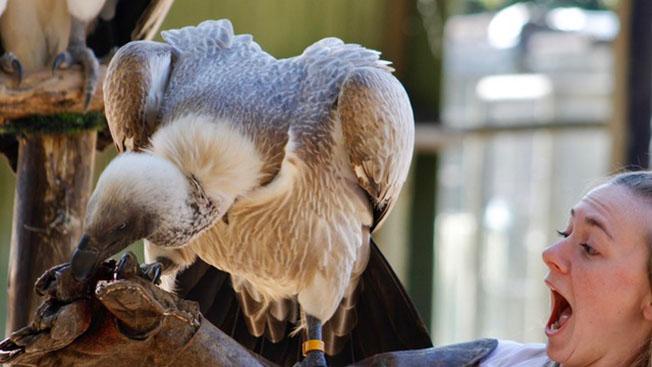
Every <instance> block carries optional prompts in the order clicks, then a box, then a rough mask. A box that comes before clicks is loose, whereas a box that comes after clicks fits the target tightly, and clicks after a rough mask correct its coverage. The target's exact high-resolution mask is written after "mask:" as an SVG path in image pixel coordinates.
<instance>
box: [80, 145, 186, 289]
mask: <svg viewBox="0 0 652 367" xmlns="http://www.w3.org/2000/svg"><path fill="white" fill-rule="evenodd" d="M187 198H188V180H187V178H186V176H184V174H183V173H182V172H181V171H180V170H179V169H178V168H177V167H176V166H175V165H174V164H172V163H171V162H169V161H167V160H165V159H162V158H159V157H156V156H153V155H151V154H147V153H125V154H122V155H120V156H118V157H117V158H115V159H114V160H113V161H112V162H111V163H110V164H109V165H108V166H107V168H106V169H105V170H104V172H102V175H101V176H100V179H99V181H98V183H97V186H96V188H95V191H94V192H93V194H92V195H91V198H90V200H89V202H88V207H87V209H86V219H85V224H84V232H83V235H82V238H81V240H80V242H79V245H78V247H77V249H76V251H75V252H74V254H73V257H72V261H71V266H72V271H73V274H74V276H75V278H77V280H80V281H84V280H87V279H88V278H90V277H91V276H92V275H93V273H94V270H95V269H96V268H97V267H98V266H99V265H100V264H101V263H102V262H103V261H104V260H105V259H107V258H108V257H110V256H113V255H115V254H116V253H118V252H120V251H121V250H123V249H124V248H126V247H127V246H129V245H130V244H131V243H133V242H135V241H137V240H140V239H143V238H148V237H150V236H151V235H152V234H154V233H157V232H160V231H166V230H172V229H171V228H168V227H172V226H174V224H175V222H176V221H177V219H178V216H179V215H181V214H182V213H183V206H185V205H187ZM180 245H181V244H180Z"/></svg>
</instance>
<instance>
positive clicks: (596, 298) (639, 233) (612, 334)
mask: <svg viewBox="0 0 652 367" xmlns="http://www.w3.org/2000/svg"><path fill="white" fill-rule="evenodd" d="M648 205H649V204H648V203H646V202H645V201H644V200H641V199H640V198H639V197H637V196H634V195H633V194H632V193H631V192H630V191H629V190H628V189H627V188H625V187H623V186H618V185H609V184H608V185H603V186H600V187H598V188H596V189H594V190H593V191H591V192H590V193H588V194H587V195H586V196H585V197H584V198H583V199H582V200H581V201H580V202H579V203H578V204H577V205H576V206H575V207H574V208H573V209H571V214H570V220H569V224H568V226H567V228H565V230H564V231H563V232H562V233H561V236H562V238H561V239H560V240H559V242H557V243H555V244H554V245H553V246H551V247H549V248H547V249H546V250H545V251H544V252H543V260H544V262H545V263H546V265H547V266H548V268H549V270H550V271H549V273H548V276H547V277H546V280H545V283H546V285H548V287H549V288H550V289H551V294H552V296H551V304H552V306H551V315H550V319H549V320H548V323H547V325H546V335H547V337H548V355H549V356H550V357H551V358H552V359H553V360H555V361H557V362H560V363H562V365H564V366H586V365H590V364H594V365H597V366H601V365H602V366H618V365H628V362H631V361H632V359H633V358H634V357H635V356H636V355H637V354H638V352H639V351H640V350H641V347H642V346H643V345H644V344H645V343H646V341H647V340H648V339H649V336H650V335H651V333H652V321H651V320H652V294H651V292H650V284H649V281H648V275H647V261H648V256H649V249H648V238H649V236H650V235H651V234H652V209H651V208H650V206H648Z"/></svg>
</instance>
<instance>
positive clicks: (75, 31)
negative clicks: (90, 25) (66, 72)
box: [52, 16, 100, 107]
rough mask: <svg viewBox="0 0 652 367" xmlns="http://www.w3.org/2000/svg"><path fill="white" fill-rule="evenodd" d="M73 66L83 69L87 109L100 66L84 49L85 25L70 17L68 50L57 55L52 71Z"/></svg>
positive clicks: (87, 49) (90, 52)
mask: <svg viewBox="0 0 652 367" xmlns="http://www.w3.org/2000/svg"><path fill="white" fill-rule="evenodd" d="M73 64H81V65H82V67H83V68H84V77H85V79H86V83H85V84H84V106H85V107H88V105H89V103H90V102H91V99H92V98H93V94H95V88H96V87H97V80H98V78H99V70H100V65H99V63H98V61H97V58H96V57H95V54H94V53H93V50H91V49H90V48H88V47H86V24H85V23H84V22H83V21H81V20H79V19H77V18H75V17H74V16H71V21H70V40H69V42H68V48H67V49H66V50H65V51H63V52H62V53H60V54H59V55H57V57H56V58H55V59H54V63H53V64H52V70H56V69H58V68H67V67H69V66H71V65H73Z"/></svg>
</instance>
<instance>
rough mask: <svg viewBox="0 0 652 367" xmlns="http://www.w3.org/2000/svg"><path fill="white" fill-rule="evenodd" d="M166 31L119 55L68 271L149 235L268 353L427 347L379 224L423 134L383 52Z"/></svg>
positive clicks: (214, 316) (176, 278)
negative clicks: (271, 47)
mask: <svg viewBox="0 0 652 367" xmlns="http://www.w3.org/2000/svg"><path fill="white" fill-rule="evenodd" d="M162 36H163V38H164V40H165V42H164V43H159V42H151V41H136V42H131V43H128V44H127V45H125V46H123V47H122V48H121V49H119V50H118V52H117V53H116V54H115V56H114V57H113V59H112V61H111V63H110V65H109V68H108V71H107V76H106V81H105V83H104V98H105V109H106V111H105V112H106V116H107V120H108V123H109V128H110V131H111V135H112V137H113V140H114V142H115V144H116V147H117V149H118V151H120V152H122V153H121V154H119V155H118V156H117V157H116V158H115V159H114V160H112V161H111V163H110V164H109V165H108V166H107V167H106V169H105V170H104V171H103V172H102V174H101V176H100V178H99V180H98V183H97V186H96V188H95V190H94V192H93V194H92V195H91V198H90V200H89V203H88V207H87V212H86V219H85V227H84V231H83V236H82V238H81V240H80V243H79V245H78V247H77V249H76V250H75V253H74V254H73V256H72V259H71V267H72V271H73V274H74V275H75V277H76V278H77V279H78V280H81V281H84V280H86V279H89V277H91V276H92V274H93V272H94V270H95V269H96V268H97V266H98V265H99V264H100V263H101V262H102V261H103V260H105V259H106V258H107V257H109V256H112V255H114V254H116V253H118V252H119V251H121V250H122V249H124V248H125V247H126V246H128V245H129V244H130V243H132V242H134V241H136V240H139V239H145V253H146V261H147V262H148V263H150V265H145V267H146V268H147V272H149V273H150V274H151V273H152V272H151V271H153V272H154V273H156V272H157V271H159V270H160V271H161V272H162V275H161V282H162V286H163V287H164V288H166V289H168V290H174V291H177V292H179V293H180V294H181V295H183V296H185V297H187V298H189V299H194V300H197V301H198V302H199V303H200V307H201V309H202V312H203V314H204V315H205V316H206V317H207V318H208V319H209V320H210V321H211V322H213V323H214V324H215V325H216V326H218V327H220V328H221V329H222V330H224V331H225V332H227V333H229V334H230V335H231V336H232V337H233V338H235V339H236V340H237V341H238V342H240V343H241V344H243V345H244V346H246V347H248V348H250V349H251V350H253V351H254V352H256V353H259V354H261V355H262V356H264V357H266V358H268V359H269V360H271V361H272V362H275V363H279V364H281V365H292V364H294V363H295V362H297V361H300V360H301V359H302V355H303V356H305V358H303V361H302V362H301V363H302V365H304V366H317V365H319V366H322V365H326V355H327V356H328V360H329V364H330V365H344V364H347V363H351V362H354V361H357V360H360V359H363V358H365V357H368V356H370V355H374V354H376V353H380V352H385V351H391V350H403V349H416V348H425V347H429V346H431V345H432V344H431V341H430V337H429V335H428V332H427V328H426V327H425V325H424V324H423V322H422V320H421V319H420V317H419V315H418V313H417V312H416V310H415V308H414V305H413V304H412V302H411V301H410V299H409V297H408V296H407V294H406V292H405V290H404V289H403V287H402V285H401V284H400V282H399V280H398V279H397V277H396V275H395V274H394V272H393V271H392V269H391V267H390V266H389V264H388V263H387V261H386V260H385V258H384V257H383V255H382V254H381V252H380V251H379V249H378V247H377V246H376V245H375V244H374V242H373V241H372V239H371V234H372V233H373V231H374V230H375V229H376V228H378V226H379V225H380V224H381V223H382V221H383V219H384V218H386V215H387V213H388V212H389V210H390V209H391V208H392V205H393V204H394V203H395V202H396V200H397V198H398V195H399V192H400V189H401V186H402V185H403V183H404V182H405V180H406V177H407V174H408V168H409V165H410V161H411V157H412V151H413V145H414V120H413V114H412V110H411V107H410V102H409V99H408V97H407V94H406V92H405V90H404V88H403V87H402V85H401V84H400V83H399V82H398V81H397V79H396V78H395V77H394V76H393V75H392V74H391V71H392V69H391V68H390V67H389V66H388V65H389V63H388V62H386V61H383V60H381V59H380V58H379V52H377V51H373V50H369V49H366V48H364V47H361V46H359V45H355V44H346V43H344V42H342V41H341V40H339V39H337V38H325V39H322V40H320V41H318V42H316V43H314V44H313V45H311V46H309V47H308V48H306V49H305V51H304V52H303V53H302V54H301V55H299V56H297V57H292V58H287V59H276V58H274V57H273V56H271V55H270V54H268V53H266V52H264V51H263V50H262V49H261V47H260V46H259V45H258V44H257V43H256V42H254V40H253V39H252V37H251V35H235V34H234V32H233V28H232V25H231V23H230V22H229V21H228V20H218V21H205V22H203V23H201V24H199V25H198V26H196V27H195V26H192V27H184V28H182V29H178V30H169V31H165V32H162ZM150 266H151V267H150ZM148 267H149V268H148ZM155 277H156V276H155Z"/></svg>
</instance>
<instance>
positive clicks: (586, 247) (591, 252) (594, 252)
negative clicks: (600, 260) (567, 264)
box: [580, 243, 599, 256]
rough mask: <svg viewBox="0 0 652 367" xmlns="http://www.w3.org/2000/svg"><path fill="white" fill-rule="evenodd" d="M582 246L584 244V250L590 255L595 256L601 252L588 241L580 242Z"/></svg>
mask: <svg viewBox="0 0 652 367" xmlns="http://www.w3.org/2000/svg"><path fill="white" fill-rule="evenodd" d="M580 246H582V250H584V252H585V253H586V254H587V255H589V256H595V255H598V254H599V252H598V251H597V250H596V249H594V248H593V247H592V246H591V245H589V244H588V243H580Z"/></svg>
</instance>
